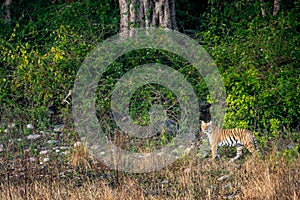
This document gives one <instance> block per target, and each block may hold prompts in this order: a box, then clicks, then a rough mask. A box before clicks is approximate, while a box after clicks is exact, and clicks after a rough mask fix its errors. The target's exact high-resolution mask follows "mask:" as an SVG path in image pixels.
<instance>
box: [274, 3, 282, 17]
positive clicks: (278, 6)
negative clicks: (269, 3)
mask: <svg viewBox="0 0 300 200" xmlns="http://www.w3.org/2000/svg"><path fill="white" fill-rule="evenodd" d="M280 3H281V1H280V0H274V10H273V16H276V15H277V13H278V11H279V10H280Z"/></svg>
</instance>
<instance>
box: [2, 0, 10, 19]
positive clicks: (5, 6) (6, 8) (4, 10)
mask: <svg viewBox="0 0 300 200" xmlns="http://www.w3.org/2000/svg"><path fill="white" fill-rule="evenodd" d="M11 3H12V0H5V1H4V3H3V4H2V16H3V17H4V20H5V21H6V22H8V23H10V22H11V14H10V10H9V6H10V5H11Z"/></svg>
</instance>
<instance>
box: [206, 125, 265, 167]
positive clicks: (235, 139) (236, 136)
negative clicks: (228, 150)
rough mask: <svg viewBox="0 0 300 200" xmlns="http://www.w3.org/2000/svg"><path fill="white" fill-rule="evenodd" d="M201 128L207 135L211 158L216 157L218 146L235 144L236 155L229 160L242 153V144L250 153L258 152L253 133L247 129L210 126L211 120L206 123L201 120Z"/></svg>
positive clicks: (233, 159)
mask: <svg viewBox="0 0 300 200" xmlns="http://www.w3.org/2000/svg"><path fill="white" fill-rule="evenodd" d="M201 129H202V131H203V132H204V133H205V134H206V135H207V136H208V140H209V143H210V146H211V156H212V160H214V159H216V158H217V157H218V147H220V146H236V149H237V153H236V156H235V157H234V158H232V159H230V161H229V162H234V161H235V160H237V159H238V158H239V157H240V156H241V155H242V153H243V148H244V146H245V147H246V148H247V149H248V150H249V151H250V152H251V153H253V152H254V151H257V152H259V149H258V147H257V142H256V139H255V137H254V135H253V133H252V132H251V131H249V130H247V129H241V128H235V129H223V130H222V129H219V128H217V127H215V126H212V121H210V122H207V123H206V122H204V121H202V123H201Z"/></svg>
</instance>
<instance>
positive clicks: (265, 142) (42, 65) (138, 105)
mask: <svg viewBox="0 0 300 200" xmlns="http://www.w3.org/2000/svg"><path fill="white" fill-rule="evenodd" d="M176 3H177V9H176V12H177V22H178V26H179V30H180V32H182V33H186V34H188V35H189V36H190V37H192V38H193V39H195V40H197V41H198V42H199V43H200V44H201V45H203V47H204V48H205V49H206V50H207V52H208V53H209V54H210V55H211V57H212V58H213V59H214V61H215V62H216V64H217V66H218V69H219V71H220V72H221V75H222V76H223V81H224V84H225V87H226V92H227V99H226V102H227V108H226V118H225V124H224V126H225V128H233V127H241V128H247V129H250V130H252V131H254V132H255V134H256V136H257V138H258V141H259V143H260V147H261V148H262V149H265V150H266V151H267V150H270V149H271V148H273V147H274V146H272V145H273V143H275V145H278V144H277V143H279V145H278V149H279V150H280V152H281V155H283V156H284V158H285V159H287V160H293V159H294V158H296V159H297V158H298V162H299V149H300V146H299V143H300V139H299V134H300V130H299V128H300V49H299V47H300V34H299V33H300V21H299V19H300V3H299V1H292V0H288V1H284V2H282V6H281V10H280V12H279V13H278V14H277V15H276V16H272V14H271V11H272V6H273V5H272V3H273V1H266V10H267V16H266V17H264V18H263V17H262V16H261V11H260V1H255V0H232V1H221V0H208V1H202V2H201V3H199V2H198V1H187V0H178V1H177V2H176ZM10 9H11V12H12V21H11V22H10V23H8V22H6V21H5V20H4V19H0V35H1V38H0V51H1V54H0V105H1V108H0V114H1V117H0V120H1V121H0V137H1V138H0V143H2V144H5V143H6V142H5V141H7V140H8V138H7V137H8V135H5V134H6V133H5V131H4V130H5V129H6V128H7V125H8V124H9V123H11V122H14V123H15V124H16V125H17V128H18V131H15V132H13V133H12V134H11V135H10V136H9V137H11V136H12V137H20V135H28V134H30V133H31V132H29V131H28V130H26V129H25V128H22V127H24V126H26V125H27V124H29V123H30V124H33V125H34V127H36V128H37V129H39V130H47V129H49V128H52V127H53V126H54V125H56V124H62V123H63V124H64V125H65V131H66V132H67V134H66V137H67V139H66V142H74V141H75V140H76V139H77V135H76V133H74V132H75V131H74V130H73V124H72V113H71V105H70V104H69V103H68V102H66V101H64V99H65V97H66V96H67V95H68V93H69V90H72V88H73V84H74V80H75V76H76V73H77V71H78V69H79V68H80V66H81V64H82V62H83V60H84V59H85V57H86V56H87V55H88V53H89V52H90V51H91V50H92V49H93V48H94V47H95V46H96V45H97V44H98V43H99V42H101V41H103V40H105V39H106V38H109V37H110V36H113V35H115V34H116V33H118V32H119V25H118V24H119V18H120V16H119V8H118V1H116V0H113V1H109V0H103V1H97V0H95V1H94V0H83V1H43V0H38V1H35V2H34V3H33V2H32V1H28V0H18V1H13V4H12V6H11V7H10ZM149 61H151V62H152V61H156V62H159V63H163V64H167V65H172V66H173V67H174V68H175V69H177V70H178V71H180V72H181V73H183V74H184V75H185V76H186V77H187V79H188V80H189V81H190V82H191V83H192V85H193V86H194V87H195V91H196V93H197V95H198V96H199V99H205V100H206V101H208V102H210V98H209V95H208V91H207V88H206V85H205V83H204V82H203V80H202V79H201V77H200V76H199V74H197V73H196V72H195V70H194V69H193V67H191V66H190V65H189V64H188V63H187V62H186V61H185V60H182V59H181V58H177V57H176V56H175V55H172V54H168V53H166V52H163V51H157V50H147V52H145V51H141V52H139V51H135V52H131V53H127V54H126V55H124V56H122V57H120V59H118V60H117V61H116V62H114V63H113V64H112V65H111V66H110V68H109V70H108V71H107V72H106V74H105V76H104V77H105V78H102V79H101V80H100V81H99V91H98V92H99V95H100V94H101V95H102V96H101V95H100V96H98V97H99V98H98V100H97V107H98V113H97V114H98V115H99V119H101V120H102V121H101V120H100V121H101V122H102V123H103V124H105V128H106V129H111V131H112V130H113V127H114V126H115V124H114V123H113V122H112V120H111V118H110V113H109V112H110V110H109V106H110V103H109V97H110V94H111V91H112V89H113V87H114V84H115V83H116V80H117V79H118V78H120V77H121V76H122V75H123V74H124V73H126V72H127V71H128V70H130V69H131V68H133V67H134V66H136V65H140V64H145V63H148V62H149ZM157 96H159V98H157ZM106 97H108V98H106ZM166 97H167V98H168V101H167V103H166V107H169V106H170V105H173V104H174V102H175V101H176V96H174V94H173V93H172V92H170V91H168V90H167V89H166V88H163V87H160V86H156V85H147V86H145V87H144V88H141V89H140V90H139V91H137V92H136V93H135V95H134V97H133V98H132V99H133V106H132V108H133V109H132V113H131V114H132V115H133V116H134V118H135V119H136V122H137V123H140V124H147V123H148V121H147V120H149V116H148V115H147V110H148V109H149V108H150V107H151V105H152V104H153V103H156V101H161V100H162V99H166ZM68 101H70V99H68ZM210 103H214V102H210ZM178 107H179V106H178V105H175V106H174V107H173V108H172V109H173V110H171V111H170V113H171V114H170V115H171V118H172V117H173V118H172V119H174V118H176V115H177V114H178V112H180V111H179V110H178V109H179V108H178ZM174 113H175V114H174ZM174 116H175V117H174ZM175 120H176V119H175ZM160 140H161V141H162V143H164V141H163V140H164V138H160ZM30 148H31V149H34V147H30ZM21 154H23V153H21ZM272 158H273V157H272V156H270V160H272ZM276 159H277V158H276ZM276 159H274V160H276ZM278 160H279V158H278ZM278 160H276V162H278ZM192 162H195V161H192ZM260 162H262V161H260ZM177 164H178V163H177ZM178 165H179V166H181V167H182V165H183V166H186V165H185V164H178ZM191 165H192V164H191ZM264 165H266V168H268V169H269V168H270V169H274V170H275V171H276V170H277V169H281V168H280V167H283V168H284V167H286V165H285V162H284V163H283V164H282V165H275V164H274V166H273V165H270V164H266V163H264ZM187 166H188V165H187ZM247 166H248V165H247ZM247 166H246V167H247ZM206 167H207V166H206ZM223 167H224V166H223ZM244 167H245V166H244ZM276 167H278V168H276ZM175 168H176V165H175ZM179 168H180V167H179ZM183 168H184V167H183ZM183 168H180V169H182V170H183ZM204 168H205V167H204ZM275 168H276V169H275ZM214 169H215V168H214ZM216 169H217V168H216ZM247 169H248V168H247ZM171 171H172V170H171ZM204 171H205V170H204ZM250 171H251V170H250ZM163 173H165V172H162V174H163ZM166 173H167V172H166ZM172 173H173V172H172ZM192 173H196V172H195V171H193V170H192ZM276 173H279V172H278V171H276ZM284 173H289V172H287V171H284ZM241 174H242V173H241ZM162 176H163V175H162ZM238 176H240V174H239V175H238ZM188 177H189V178H190V179H188V180H190V181H191V180H192V177H194V175H193V176H188ZM173 178H174V177H173ZM239 178H241V177H239ZM241 179H242V178H241ZM131 181H132V180H131ZM287 182H288V181H287ZM133 184H134V183H133ZM180 184H183V183H180ZM43 187H44V186H43ZM105 187H108V186H105ZM153 187H155V186H153ZM182 187H185V186H182ZM195 187H196V186H195ZM274 187H275V186H274ZM276 187H277V186H276ZM47 189H48V190H51V189H49V188H47ZM124 190H126V188H125V189H124ZM212 190H214V189H212ZM241 190H242V191H243V192H245V191H244V190H243V189H241ZM170 191H172V190H171V189H170ZM274 191H275V189H274ZM194 192H200V193H201V192H202V193H205V191H194ZM257 193H259V192H257ZM137 194H138V193H137ZM174 195H175V194H174ZM244 195H245V196H247V194H244ZM248 195H249V194H248ZM249 196H250V195H249ZM249 196H248V197H249ZM295 197H297V196H296V194H295ZM110 198H112V197H110ZM133 198H134V197H133ZM241 198H242V197H241Z"/></svg>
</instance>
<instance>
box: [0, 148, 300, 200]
mask: <svg viewBox="0 0 300 200" xmlns="http://www.w3.org/2000/svg"><path fill="white" fill-rule="evenodd" d="M72 156H74V157H71V161H72V159H73V161H74V162H73V164H74V165H75V166H76V167H77V168H78V167H79V168H80V169H85V170H86V171H87V170H91V169H93V168H94V169H95V168H96V165H91V164H89V161H88V160H89V155H88V153H87V152H86V149H84V148H82V147H78V148H77V149H75V151H74V152H73V154H72ZM239 162H240V163H241V164H233V163H228V162H227V161H224V160H218V161H215V162H211V161H210V160H209V159H205V160H200V159H198V158H197V157H196V155H195V154H194V153H193V152H192V153H191V154H190V155H189V156H188V157H185V158H182V159H180V160H178V161H176V162H175V163H173V164H172V165H171V166H169V167H168V168H165V169H163V170H160V171H156V172H151V173H146V174H124V173H115V172H113V171H111V174H112V178H103V177H102V178H100V177H95V178H93V179H85V180H83V179H82V184H80V185H78V184H77V181H76V177H77V178H78V177H80V176H81V177H84V176H87V175H86V174H84V173H83V174H78V173H82V171H84V170H81V172H78V171H76V170H74V171H73V172H72V173H73V174H72V175H71V176H70V177H69V178H68V179H60V178H53V177H52V178H49V177H48V178H44V179H41V180H38V179H34V178H31V179H30V181H26V180H28V179H24V180H23V181H19V182H18V183H15V182H12V181H7V180H6V181H4V182H2V183H1V185H0V199H9V200H11V199H45V200H47V199H49V200H50V199H51V200H52V199H57V200H58V199H59V200H60V199H74V200H75V199H76V200H77V199H108V200H110V199H264V200H268V199H291V200H296V199H299V197H300V191H299V188H300V182H299V181H300V159H299V157H298V158H297V159H295V160H294V161H292V162H287V161H286V160H285V159H284V158H283V157H281V156H278V155H277V152H276V151H274V152H273V153H272V154H270V155H269V156H267V157H266V158H265V159H261V158H255V157H248V158H247V159H246V160H245V161H243V162H242V161H239ZM99 166H100V168H101V165H99ZM98 170H100V171H101V173H107V169H104V168H102V169H98ZM54 174H55V173H54ZM54 174H53V175H52V176H55V175H54ZM29 175H30V174H28V176H29ZM30 176H35V175H34V174H31V175H30ZM117 176H119V177H118V179H119V180H117V181H116V180H115V179H116V177H117Z"/></svg>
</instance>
